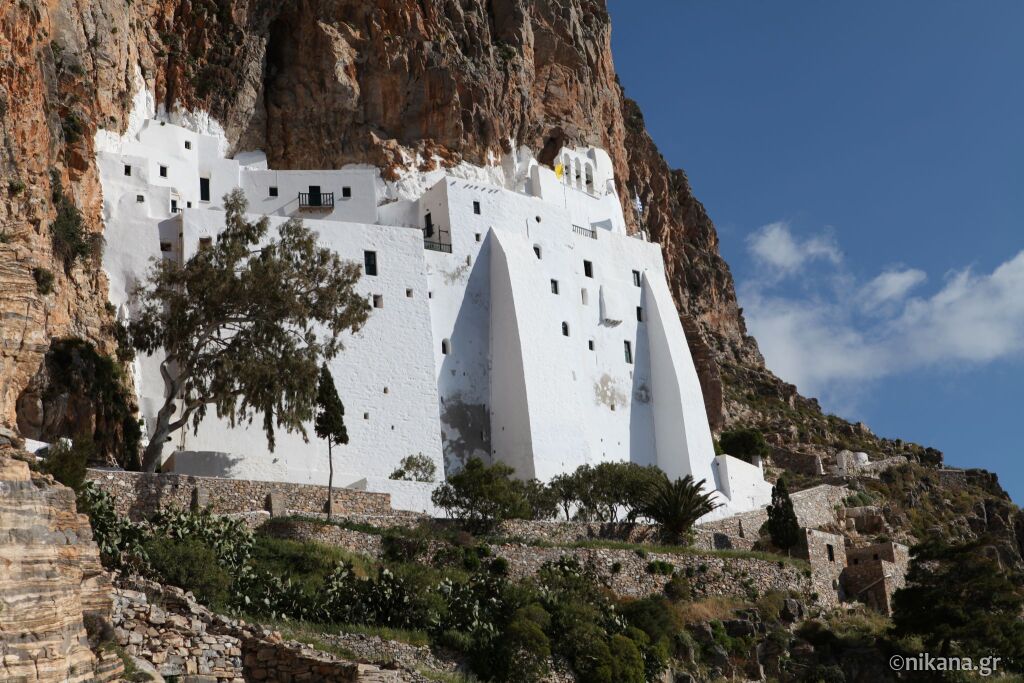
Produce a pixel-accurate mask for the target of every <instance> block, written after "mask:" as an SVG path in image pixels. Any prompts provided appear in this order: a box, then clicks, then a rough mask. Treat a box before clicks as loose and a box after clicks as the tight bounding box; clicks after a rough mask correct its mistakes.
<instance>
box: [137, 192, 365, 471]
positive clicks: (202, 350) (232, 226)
mask: <svg viewBox="0 0 1024 683" xmlns="http://www.w3.org/2000/svg"><path fill="white" fill-rule="evenodd" d="M224 209H225V228H224V230H223V231H222V232H221V233H220V234H219V235H218V236H217V240H216V241H215V242H214V243H213V244H212V245H211V246H210V247H209V248H207V249H200V250H199V251H198V252H197V253H196V254H195V255H193V256H192V257H191V258H189V259H188V260H187V261H186V262H185V263H184V264H177V263H175V262H173V261H168V260H162V261H161V260H157V261H156V263H155V264H154V268H153V270H152V271H151V274H150V276H149V278H148V279H147V281H146V282H144V283H142V284H140V286H139V287H138V288H137V289H136V290H135V292H134V294H135V295H136V296H137V297H138V300H139V306H140V309H139V312H138V315H137V316H136V317H135V318H134V319H133V320H132V323H131V325H130V332H131V339H132V344H133V346H134V347H135V348H136V349H137V350H138V351H141V352H143V353H147V354H154V353H160V354H162V356H161V358H162V360H161V367H162V368H164V369H167V368H168V367H171V366H173V367H174V368H175V372H173V373H172V372H167V373H164V383H165V387H164V389H165V391H164V396H165V402H164V404H163V406H162V407H161V408H160V410H159V411H158V412H157V417H156V420H155V423H154V426H153V433H152V435H151V437H150V442H149V446H148V447H147V448H146V452H145V455H144V457H143V463H142V466H143V469H144V470H146V471H149V472H152V471H155V470H156V468H157V465H158V464H159V462H160V460H161V454H162V452H163V448H164V444H165V443H166V442H167V441H168V438H169V437H170V435H171V434H173V433H174V432H175V431H177V430H178V429H181V428H182V427H184V426H185V425H186V424H188V423H189V422H190V421H191V422H192V423H193V425H198V424H199V422H200V421H201V420H202V419H203V417H204V416H205V415H206V412H207V410H208V409H209V408H210V407H211V406H212V407H213V409H214V410H216V412H217V414H218V415H221V416H223V417H225V418H226V419H227V420H228V421H229V423H230V424H231V425H232V426H235V425H237V424H238V423H240V422H243V423H244V422H247V421H250V420H253V419H255V418H257V417H262V421H261V422H262V424H261V426H262V429H263V431H264V433H265V434H266V437H267V442H268V445H269V447H270V448H271V449H273V447H274V434H275V432H276V431H277V430H279V429H284V430H286V431H297V432H300V433H302V434H305V428H304V426H303V425H304V424H306V423H308V422H309V421H311V420H312V419H313V418H314V414H315V411H316V407H317V388H318V378H319V374H320V366H321V363H322V362H323V361H324V360H325V359H330V358H333V357H334V356H335V355H336V354H337V353H338V352H340V350H341V335H342V334H344V333H345V332H347V331H355V330H358V329H360V327H361V326H362V325H363V323H364V322H365V321H366V319H367V316H368V315H369V312H370V305H369V303H368V302H367V301H366V298H365V297H364V296H362V295H361V294H359V293H358V292H356V291H355V285H356V283H357V282H358V280H359V278H360V276H361V274H362V269H361V268H360V267H359V265H358V264H356V263H353V262H350V261H344V260H343V259H342V258H341V257H340V256H339V255H338V254H336V253H335V252H333V251H332V250H330V249H328V248H326V247H320V246H318V245H317V239H316V233H314V232H313V231H311V230H310V229H309V228H307V227H306V226H305V225H304V224H303V223H302V221H301V220H299V219H292V220H289V221H287V222H286V223H284V224H283V225H281V226H280V227H279V228H278V229H277V231H276V232H277V237H270V221H269V219H267V218H265V217H264V218H262V219H260V220H258V221H256V222H249V221H248V220H246V218H245V209H246V201H245V196H244V194H243V193H242V191H241V190H235V191H234V192H232V193H231V194H229V195H227V196H226V197H225V198H224ZM197 293H201V294H202V295H201V296H200V295H197Z"/></svg>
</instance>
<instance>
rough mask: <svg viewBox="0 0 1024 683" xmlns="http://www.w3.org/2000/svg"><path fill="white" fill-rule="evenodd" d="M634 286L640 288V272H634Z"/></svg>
mask: <svg viewBox="0 0 1024 683" xmlns="http://www.w3.org/2000/svg"><path fill="white" fill-rule="evenodd" d="M633 284H634V285H636V286H637V287H639V286H640V271H639V270H634V271H633Z"/></svg>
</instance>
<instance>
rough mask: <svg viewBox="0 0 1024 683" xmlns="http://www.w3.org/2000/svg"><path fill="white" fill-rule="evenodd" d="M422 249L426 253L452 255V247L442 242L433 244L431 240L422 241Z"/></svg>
mask: <svg viewBox="0 0 1024 683" xmlns="http://www.w3.org/2000/svg"><path fill="white" fill-rule="evenodd" d="M423 248H424V249H426V250H427V251H443V252H444V253H446V254H450V253H452V245H450V244H445V243H444V242H433V241H431V240H423Z"/></svg>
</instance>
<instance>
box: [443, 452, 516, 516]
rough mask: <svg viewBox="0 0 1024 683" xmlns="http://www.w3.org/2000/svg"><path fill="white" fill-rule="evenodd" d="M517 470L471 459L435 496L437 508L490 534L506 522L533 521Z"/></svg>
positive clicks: (499, 464)
mask: <svg viewBox="0 0 1024 683" xmlns="http://www.w3.org/2000/svg"><path fill="white" fill-rule="evenodd" d="M513 472H514V470H513V469H512V468H511V467H509V466H508V465H505V464H502V463H496V464H494V465H490V466H488V465H485V464H484V463H483V461H482V460H480V458H470V459H469V460H468V461H467V462H466V465H465V466H464V467H463V468H462V470H460V471H459V472H457V473H456V474H453V475H452V476H450V477H448V481H447V482H445V483H444V484H442V485H441V486H439V487H437V488H436V489H435V490H434V493H433V494H431V500H433V502H434V505H437V506H438V507H439V508H442V509H443V510H444V511H445V512H447V513H448V515H449V516H451V517H456V518H458V519H461V520H463V522H464V523H465V524H466V525H467V526H468V527H470V528H471V529H473V530H476V531H488V530H490V529H492V528H493V527H494V525H495V524H497V523H498V522H500V521H501V520H503V519H511V518H529V517H530V516H531V515H530V506H529V504H528V502H527V501H526V498H525V496H524V495H523V489H522V486H521V485H520V483H519V482H517V481H515V480H513V479H512V478H511V477H512V473H513Z"/></svg>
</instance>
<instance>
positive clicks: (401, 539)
mask: <svg viewBox="0 0 1024 683" xmlns="http://www.w3.org/2000/svg"><path fill="white" fill-rule="evenodd" d="M380 540H381V551H382V552H383V555H384V559H386V560H388V561H390V562H415V561H416V560H417V559H418V558H420V557H422V556H423V555H424V554H425V553H426V552H427V548H428V547H429V546H430V539H429V537H428V535H427V533H426V532H425V531H423V530H420V529H412V530H410V531H404V530H403V531H395V530H391V529H389V530H388V531H386V532H385V533H384V535H383V536H382V537H381V539H380Z"/></svg>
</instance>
